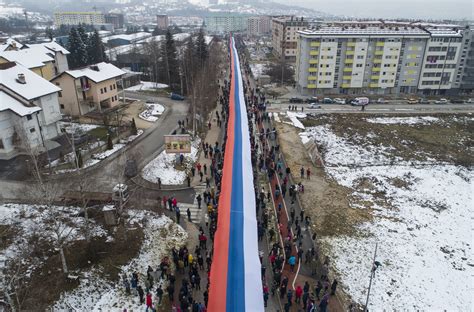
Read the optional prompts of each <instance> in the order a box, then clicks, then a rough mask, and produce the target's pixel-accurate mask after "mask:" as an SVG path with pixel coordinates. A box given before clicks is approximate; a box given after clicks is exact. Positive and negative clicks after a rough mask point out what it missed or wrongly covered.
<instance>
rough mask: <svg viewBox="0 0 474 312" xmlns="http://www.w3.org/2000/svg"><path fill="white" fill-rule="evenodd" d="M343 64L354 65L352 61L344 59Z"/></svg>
mask: <svg viewBox="0 0 474 312" xmlns="http://www.w3.org/2000/svg"><path fill="white" fill-rule="evenodd" d="M344 63H346V64H352V63H354V60H353V59H345V60H344Z"/></svg>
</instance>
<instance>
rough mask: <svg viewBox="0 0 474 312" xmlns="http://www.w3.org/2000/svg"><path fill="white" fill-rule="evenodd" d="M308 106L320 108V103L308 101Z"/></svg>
mask: <svg viewBox="0 0 474 312" xmlns="http://www.w3.org/2000/svg"><path fill="white" fill-rule="evenodd" d="M308 108H309V109H317V108H321V105H318V103H309V104H308Z"/></svg>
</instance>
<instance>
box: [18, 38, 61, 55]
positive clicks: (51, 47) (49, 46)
mask: <svg viewBox="0 0 474 312" xmlns="http://www.w3.org/2000/svg"><path fill="white" fill-rule="evenodd" d="M26 46H27V47H29V48H30V49H38V50H43V51H45V52H51V51H52V52H61V53H62V54H64V55H67V54H69V51H68V50H66V49H65V48H64V47H63V46H62V45H60V44H59V43H57V42H54V41H51V42H45V43H37V44H28V45H26Z"/></svg>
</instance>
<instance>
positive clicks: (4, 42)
mask: <svg viewBox="0 0 474 312" xmlns="http://www.w3.org/2000/svg"><path fill="white" fill-rule="evenodd" d="M22 47H23V45H22V44H21V43H19V42H18V41H16V40H15V39H12V38H5V39H0V52H3V51H12V50H18V49H21V48H22Z"/></svg>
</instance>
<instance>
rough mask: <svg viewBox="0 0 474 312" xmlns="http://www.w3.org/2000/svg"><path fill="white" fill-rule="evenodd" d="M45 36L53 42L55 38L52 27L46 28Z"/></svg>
mask: <svg viewBox="0 0 474 312" xmlns="http://www.w3.org/2000/svg"><path fill="white" fill-rule="evenodd" d="M44 32H45V34H46V37H48V38H49V40H51V41H53V37H54V31H53V30H52V29H51V27H49V26H48V27H46V30H45V31H44Z"/></svg>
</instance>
